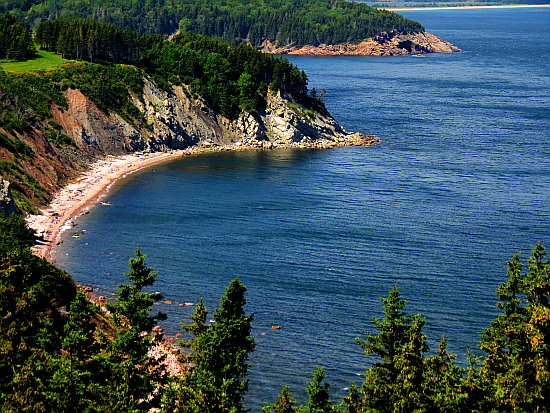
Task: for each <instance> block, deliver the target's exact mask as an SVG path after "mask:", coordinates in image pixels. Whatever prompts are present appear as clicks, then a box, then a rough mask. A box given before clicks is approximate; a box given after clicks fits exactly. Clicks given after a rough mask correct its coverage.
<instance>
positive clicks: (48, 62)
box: [0, 50, 68, 72]
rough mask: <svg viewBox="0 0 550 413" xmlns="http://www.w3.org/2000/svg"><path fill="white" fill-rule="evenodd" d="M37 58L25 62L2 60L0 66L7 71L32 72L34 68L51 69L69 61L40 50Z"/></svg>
mask: <svg viewBox="0 0 550 413" xmlns="http://www.w3.org/2000/svg"><path fill="white" fill-rule="evenodd" d="M36 53H37V55H38V57H37V58H36V59H31V60H26V61H24V62H6V63H3V62H0V68H1V69H2V70H4V71H6V72H32V71H34V70H42V69H51V68H52V67H56V66H59V65H62V64H64V63H67V62H68V60H67V59H63V58H62V57H61V56H59V55H58V54H55V53H50V52H46V51H44V50H38V51H37V52H36Z"/></svg>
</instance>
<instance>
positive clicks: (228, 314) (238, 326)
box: [165, 278, 255, 413]
mask: <svg viewBox="0 0 550 413" xmlns="http://www.w3.org/2000/svg"><path fill="white" fill-rule="evenodd" d="M245 292H246V287H245V286H244V285H243V284H241V283H240V282H239V279H238V278H236V279H235V280H233V281H231V283H229V285H228V286H227V289H226V290H225V294H224V296H223V297H222V298H221V300H220V307H219V308H218V309H217V310H216V311H214V314H213V321H214V322H213V324H211V325H204V321H205V320H206V309H205V308H204V307H203V306H202V305H201V306H198V307H197V309H196V310H195V313H194V314H193V315H192V316H191V319H192V321H193V322H192V323H191V324H188V325H184V329H185V330H186V331H188V332H191V333H194V334H197V335H196V337H195V338H194V339H192V340H190V341H188V342H187V343H188V345H190V348H191V350H192V355H191V358H190V361H191V369H190V371H189V372H188V373H187V375H186V377H185V378H184V379H183V380H182V382H181V383H180V384H179V388H178V389H177V390H175V391H174V393H175V397H174V399H173V400H166V403H165V409H166V411H170V410H173V411H178V412H204V413H218V412H234V411H239V410H240V409H242V408H243V406H244V405H243V397H244V394H245V393H246V391H247V390H248V380H247V379H246V376H247V373H248V368H249V366H250V364H249V362H248V356H249V354H250V352H252V351H254V348H255V344H254V338H253V337H252V336H251V327H252V319H253V317H252V316H247V315H246V314H245V312H244V306H245V304H246V300H245V298H244V293H245Z"/></svg>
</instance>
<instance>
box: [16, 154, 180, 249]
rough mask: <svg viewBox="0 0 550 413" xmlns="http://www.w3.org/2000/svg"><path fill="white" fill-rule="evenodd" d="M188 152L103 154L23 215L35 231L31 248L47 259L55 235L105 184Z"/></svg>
mask: <svg viewBox="0 0 550 413" xmlns="http://www.w3.org/2000/svg"><path fill="white" fill-rule="evenodd" d="M189 153H190V152H189V151H171V152H158V153H136V154H131V155H124V156H118V157H115V156H107V157H105V158H104V159H101V160H99V161H97V162H95V163H94V164H92V165H91V166H90V168H89V169H87V170H86V171H85V172H83V173H82V174H81V175H79V177H78V178H77V179H75V180H74V181H73V182H71V183H69V184H68V185H66V186H65V187H63V188H62V189H61V190H60V191H59V192H58V193H57V194H55V196H54V198H53V200H52V202H51V203H50V204H49V205H48V206H47V207H45V208H43V209H41V210H40V212H41V214H40V215H30V216H28V217H27V218H26V220H27V223H28V225H29V226H30V227H31V228H32V229H34V230H35V231H36V234H37V235H38V236H39V237H40V241H39V243H38V244H37V245H35V246H34V247H33V248H32V251H33V252H34V253H35V254H36V255H38V256H41V257H44V258H46V259H48V260H51V255H50V253H51V249H52V248H53V247H54V246H55V245H56V243H57V242H58V238H59V235H60V234H61V233H62V232H63V231H64V230H65V229H67V228H70V226H71V221H72V220H73V219H75V218H76V217H78V216H79V215H82V214H84V213H86V211H87V210H88V209H89V208H90V207H91V205H92V204H93V203H95V202H98V201H99V200H100V198H101V196H102V195H104V194H105V193H106V192H107V191H108V189H109V187H110V186H111V185H112V184H113V183H114V182H115V181H116V180H118V179H120V178H123V177H125V176H126V175H128V174H129V173H132V172H135V171H138V170H140V169H143V168H146V167H148V166H152V165H155V164H158V163H161V162H166V161H169V160H172V159H176V158H178V157H181V156H184V155H186V154H189Z"/></svg>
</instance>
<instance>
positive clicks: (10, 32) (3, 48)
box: [0, 13, 35, 60]
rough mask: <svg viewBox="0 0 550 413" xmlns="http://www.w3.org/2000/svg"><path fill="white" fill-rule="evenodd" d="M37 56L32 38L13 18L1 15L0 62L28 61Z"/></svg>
mask: <svg viewBox="0 0 550 413" xmlns="http://www.w3.org/2000/svg"><path fill="white" fill-rule="evenodd" d="M34 55H35V50H34V44H33V41H32V36H31V34H30V33H29V31H28V30H27V29H26V28H25V26H24V25H23V24H22V23H21V22H19V21H18V20H16V19H14V18H13V17H12V16H9V15H6V14H2V13H0V60H1V59H7V60H27V59H30V58H32V57H33V56H34Z"/></svg>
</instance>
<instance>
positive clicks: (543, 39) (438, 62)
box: [56, 9, 550, 411]
mask: <svg viewBox="0 0 550 413" xmlns="http://www.w3.org/2000/svg"><path fill="white" fill-rule="evenodd" d="M404 14H405V13H404ZM406 16H407V17H411V18H415V19H417V20H419V21H421V22H422V23H423V24H424V25H425V26H426V29H427V30H428V31H430V32H433V33H435V34H436V35H438V36H441V37H443V38H445V39H448V40H449V41H451V42H452V43H454V44H456V45H458V46H459V47H461V48H462V49H464V50H466V52H464V53H457V54H450V55H430V56H426V57H422V58H415V57H395V58H368V57H363V58H362V57H347V58H315V57H293V58H292V61H293V62H294V63H296V64H297V65H299V66H300V67H301V68H303V69H304V70H306V72H307V73H308V74H309V77H310V85H311V86H314V87H316V88H317V90H320V89H321V88H323V87H325V88H327V89H328V92H327V95H326V97H325V100H326V103H327V106H328V109H329V110H330V111H331V113H333V115H334V116H335V117H336V119H338V121H339V122H341V123H342V124H343V125H344V126H345V127H346V128H348V129H349V130H353V131H355V130H357V131H361V132H366V133H373V134H376V135H377V136H379V137H380V138H381V143H380V145H379V146H376V147H370V148H368V147H365V148H363V147H361V148H337V149H334V150H280V151H265V152H239V153H219V154H211V155H203V156H199V157H193V158H188V159H184V160H181V161H178V162H174V163H170V164H164V165H160V166H157V167H155V168H154V170H153V169H149V170H144V171H142V172H140V173H138V174H134V175H131V176H129V177H128V178H127V179H125V180H123V181H120V182H119V183H117V184H116V185H115V186H114V187H113V188H112V190H111V191H110V192H109V194H108V197H107V198H105V201H108V203H109V204H110V205H98V206H97V207H96V208H94V209H92V211H91V213H90V214H88V215H86V216H83V217H81V218H80V219H79V221H78V223H79V228H78V229H80V230H81V229H86V232H85V234H84V235H82V236H81V237H80V238H78V239H75V238H72V237H71V233H70V232H66V233H65V234H64V243H63V244H62V246H61V247H60V248H59V249H58V250H57V251H56V254H57V257H56V258H57V262H58V263H59V264H60V265H61V266H62V267H63V268H65V269H67V270H68V271H69V272H70V273H71V274H72V275H73V276H74V277H75V278H76V280H77V281H78V282H81V283H86V284H90V285H93V286H95V287H97V288H98V291H101V292H102V294H104V295H108V294H109V293H111V292H112V291H114V290H115V289H116V285H117V284H119V283H121V282H123V281H124V278H123V277H122V276H121V274H122V273H123V272H125V271H126V270H127V260H128V258H129V257H130V256H131V255H132V252H133V250H134V248H135V247H137V246H138V245H139V246H141V248H142V250H143V251H144V252H145V253H147V254H149V257H148V263H149V264H150V265H152V266H154V267H155V268H156V269H157V271H159V273H160V276H159V278H158V283H157V284H156V287H155V288H157V289H158V290H159V291H162V292H163V293H164V294H165V296H166V299H167V300H174V301H177V302H196V301H197V299H198V297H199V296H202V297H204V300H205V304H206V305H207V307H208V308H209V309H211V310H213V309H214V308H215V307H216V306H217V304H218V299H219V297H220V296H221V294H222V293H223V290H224V288H225V286H226V285H227V283H228V282H229V281H230V280H231V279H232V278H234V277H235V276H239V277H240V278H241V281H242V282H243V283H244V284H245V285H246V286H247V287H248V289H249V291H248V294H247V298H248V303H249V304H248V306H247V310H248V312H250V313H254V314H255V321H254V335H255V337H256V339H257V351H256V352H255V354H254V355H253V360H252V361H253V363H254V366H253V369H252V372H251V375H250V392H249V399H248V407H250V408H251V409H252V411H257V410H258V409H259V405H261V404H262V403H266V402H270V401H272V400H274V398H275V397H276V394H277V393H278V392H279V391H280V388H281V387H282V385H284V384H288V385H290V387H291V390H292V391H293V392H294V393H296V395H297V396H298V398H299V399H300V400H303V399H304V396H303V389H304V386H305V383H306V381H307V380H308V379H309V377H310V376H311V373H312V371H313V369H314V368H315V366H317V365H323V366H325V367H326V368H327V379H328V381H329V382H330V383H331V389H332V395H333V398H336V397H338V396H340V395H343V394H344V391H343V390H342V389H343V388H345V387H347V386H349V383H350V382H351V381H355V382H356V383H360V382H361V377H360V375H362V374H363V372H364V368H365V367H366V366H367V365H368V363H370V362H372V361H373V360H370V359H367V358H366V357H364V356H363V355H362V352H361V349H360V348H359V347H358V346H357V345H356V344H355V343H354V341H353V338H354V337H358V336H360V335H361V334H362V333H363V332H364V331H367V330H369V331H372V327H371V323H370V319H371V317H379V316H380V314H381V309H382V306H381V303H380V301H379V297H380V296H385V295H386V294H387V291H388V290H389V289H390V288H391V286H392V284H393V283H394V282H395V283H397V285H398V287H399V289H400V291H401V293H402V295H403V297H404V298H406V299H407V300H409V305H408V309H409V311H411V312H419V313H422V314H424V315H425V316H426V317H427V325H426V334H427V335H428V337H429V339H430V347H431V348H432V349H433V348H435V344H436V343H437V342H438V341H439V339H440V338H441V335H445V336H446V337H447V338H448V339H449V350H450V351H451V352H455V353H457V354H459V357H460V359H461V360H462V362H464V357H465V354H466V352H467V350H468V349H472V350H474V351H475V349H476V344H477V341H478V338H479V335H480V333H481V332H482V331H483V328H484V327H485V326H487V323H488V322H489V321H490V320H491V319H492V318H493V317H494V316H495V314H496V313H495V309H494V303H495V296H494V291H495V288H496V287H497V286H498V284H499V283H500V282H501V281H502V280H503V279H504V274H505V271H506V268H505V260H507V259H509V258H510V257H511V256H512V254H513V253H514V252H515V251H516V250H521V251H528V250H530V249H531V248H532V247H533V245H534V243H535V242H537V241H540V242H542V243H543V244H545V245H547V246H550V233H549V230H548V229H549V228H550V207H549V206H548V205H550V203H549V201H550V199H549V198H550V162H549V160H548V159H550V158H549V155H550V150H549V149H548V138H549V136H548V131H549V130H550V109H549V108H550V89H549V86H548V85H550V82H549V81H550V66H549V65H550V63H549V62H550V55H549V51H548V50H547V48H546V47H545V46H544V45H546V44H548V42H549V41H550V29H549V28H548V25H547V24H546V23H547V22H548V20H549V18H550V13H549V11H548V10H542V9H521V10H514V9H502V10H446V11H443V10H442V11H433V12H423V13H422V14H420V12H418V13H417V14H414V12H407V13H406ZM527 30H529V31H532V32H533V33H537V35H536V36H533V37H532V38H530V41H529V42H524V43H523V44H522V47H521V48H519V47H517V43H518V39H520V38H522V36H525V32H526V31H527ZM161 309H162V310H163V311H167V312H168V313H169V320H168V323H167V324H166V330H167V331H168V332H169V333H171V334H175V333H176V332H178V331H179V327H178V325H179V322H180V321H181V320H183V319H184V318H185V317H186V315H187V314H189V312H190V311H192V308H189V307H183V308H182V307H177V306H174V305H172V306H169V305H162V306H161ZM274 324H276V325H280V326H281V327H282V328H281V330H273V329H271V326H272V325H274Z"/></svg>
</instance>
